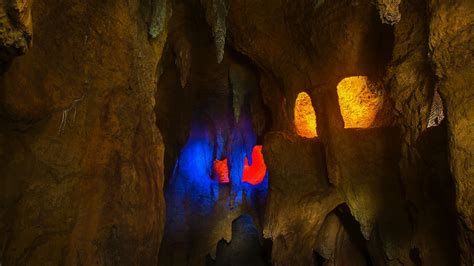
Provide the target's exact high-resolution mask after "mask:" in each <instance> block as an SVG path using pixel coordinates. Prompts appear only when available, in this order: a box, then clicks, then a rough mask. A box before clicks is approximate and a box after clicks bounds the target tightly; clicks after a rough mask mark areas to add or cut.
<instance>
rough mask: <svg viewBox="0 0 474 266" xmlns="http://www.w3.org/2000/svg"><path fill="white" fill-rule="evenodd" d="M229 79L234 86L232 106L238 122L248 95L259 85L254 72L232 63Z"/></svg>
mask: <svg viewBox="0 0 474 266" xmlns="http://www.w3.org/2000/svg"><path fill="white" fill-rule="evenodd" d="M229 80H230V85H231V86H232V107H233V109H234V118H235V121H236V122H238V121H239V118H240V112H241V108H242V105H243V104H244V102H245V99H246V97H247V95H248V94H249V93H250V92H252V91H255V90H256V88H257V87H258V84H257V80H256V78H255V76H254V74H253V73H252V72H251V71H249V70H248V69H246V68H245V67H243V66H241V65H231V66H230V68H229Z"/></svg>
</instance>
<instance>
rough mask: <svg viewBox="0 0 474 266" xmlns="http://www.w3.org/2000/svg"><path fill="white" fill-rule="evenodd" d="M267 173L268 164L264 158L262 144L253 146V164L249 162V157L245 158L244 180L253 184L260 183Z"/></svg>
mask: <svg viewBox="0 0 474 266" xmlns="http://www.w3.org/2000/svg"><path fill="white" fill-rule="evenodd" d="M266 173H267V166H266V165H265V161H264V160H263V154H262V146H261V145H257V146H255V147H253V151H252V165H249V164H248V160H247V158H245V165H244V174H243V176H242V181H243V182H247V183H250V184H252V185H257V184H260V183H261V182H262V181H263V179H264V178H265V175H266Z"/></svg>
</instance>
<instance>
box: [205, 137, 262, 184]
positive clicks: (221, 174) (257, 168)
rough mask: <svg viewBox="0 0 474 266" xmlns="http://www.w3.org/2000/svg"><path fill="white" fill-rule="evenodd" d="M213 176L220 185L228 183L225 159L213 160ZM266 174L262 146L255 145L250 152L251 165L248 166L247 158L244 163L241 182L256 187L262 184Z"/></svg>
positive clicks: (227, 169) (227, 168)
mask: <svg viewBox="0 0 474 266" xmlns="http://www.w3.org/2000/svg"><path fill="white" fill-rule="evenodd" d="M213 174H214V179H216V180H217V181H218V182H219V183H221V184H226V183H229V167H228V165H227V159H224V160H214V162H213ZM266 174H267V166H266V165H265V161H264V159H263V154H262V146H261V145H256V146H255V147H254V148H253V150H252V164H251V165H249V162H248V159H247V157H246V158H245V161H244V171H243V174H242V182H247V183H249V184H251V185H258V184H260V183H262V181H263V179H264V178H265V176H266Z"/></svg>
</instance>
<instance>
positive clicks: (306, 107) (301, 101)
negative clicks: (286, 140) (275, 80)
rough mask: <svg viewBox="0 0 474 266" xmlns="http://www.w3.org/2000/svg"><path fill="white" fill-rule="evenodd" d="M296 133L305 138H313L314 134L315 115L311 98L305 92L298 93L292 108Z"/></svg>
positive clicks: (315, 134)
mask: <svg viewBox="0 0 474 266" xmlns="http://www.w3.org/2000/svg"><path fill="white" fill-rule="evenodd" d="M294 116H295V117H294V123H295V128H296V133H297V134H298V135H300V136H302V137H305V138H314V137H316V136H317V133H316V114H315V113H314V108H313V104H312V102H311V98H310V97H309V95H308V94H307V93H306V92H300V93H299V94H298V97H297V98H296V102H295V108H294Z"/></svg>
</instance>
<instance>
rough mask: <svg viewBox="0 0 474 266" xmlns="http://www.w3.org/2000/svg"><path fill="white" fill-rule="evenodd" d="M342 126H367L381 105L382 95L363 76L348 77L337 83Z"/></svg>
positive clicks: (371, 122)
mask: <svg viewBox="0 0 474 266" xmlns="http://www.w3.org/2000/svg"><path fill="white" fill-rule="evenodd" d="M337 95H338V97H339V106H340V108H341V115H342V118H343V119H344V128H369V127H372V125H373V124H374V121H375V118H376V116H377V113H378V112H379V111H380V109H381V108H382V105H383V95H382V94H381V91H379V90H377V88H376V87H375V86H371V84H370V82H369V81H368V78H367V77H365V76H354V77H348V78H345V79H343V80H341V82H339V84H338V85H337Z"/></svg>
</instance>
